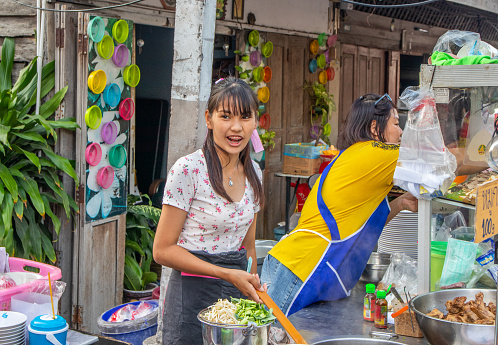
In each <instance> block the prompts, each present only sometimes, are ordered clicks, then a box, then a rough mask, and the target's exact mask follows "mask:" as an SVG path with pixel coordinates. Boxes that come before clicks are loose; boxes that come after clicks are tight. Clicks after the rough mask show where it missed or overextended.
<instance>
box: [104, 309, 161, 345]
mask: <svg viewBox="0 0 498 345" xmlns="http://www.w3.org/2000/svg"><path fill="white" fill-rule="evenodd" d="M146 302H147V303H150V304H151V305H153V306H154V307H155V310H154V311H153V312H152V313H150V314H148V315H145V316H144V317H141V318H138V319H136V320H133V321H123V322H108V321H107V320H109V318H110V317H111V315H112V314H113V313H114V312H116V311H117V310H119V309H120V308H123V307H125V306H127V305H129V304H132V305H135V306H138V305H139V304H140V301H135V302H129V303H125V304H121V305H118V306H116V307H114V308H112V309H109V310H108V311H105V312H104V313H102V315H100V317H99V318H98V320H97V325H98V327H99V331H100V334H101V335H103V336H106V337H111V338H113V339H116V340H121V341H124V342H127V343H131V344H133V345H142V343H143V342H144V340H145V339H147V338H149V337H152V336H154V335H156V332H157V315H158V309H159V308H158V306H159V303H158V301H157V300H148V301H146Z"/></svg>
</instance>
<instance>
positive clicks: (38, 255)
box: [25, 207, 43, 262]
mask: <svg viewBox="0 0 498 345" xmlns="http://www.w3.org/2000/svg"><path fill="white" fill-rule="evenodd" d="M25 214H26V218H25V220H28V222H29V226H28V236H29V238H30V240H31V250H30V251H29V253H30V256H32V257H34V259H35V260H36V261H38V262H41V261H43V254H42V244H41V233H42V230H41V229H40V226H39V224H38V222H37V221H36V219H35V213H34V211H33V209H32V208H30V207H28V208H26V211H25Z"/></svg>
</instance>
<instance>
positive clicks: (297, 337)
mask: <svg viewBox="0 0 498 345" xmlns="http://www.w3.org/2000/svg"><path fill="white" fill-rule="evenodd" d="M256 292H257V293H258V296H259V298H261V300H262V301H263V303H264V304H265V305H266V306H267V307H268V308H269V309H273V315H275V317H276V318H277V320H278V322H280V324H281V325H282V326H283V327H284V329H285V330H286V331H287V333H289V335H290V336H291V338H292V339H293V340H294V341H295V342H296V344H308V343H307V342H306V340H304V338H303V336H302V335H301V334H299V332H298V331H297V329H296V328H295V327H294V326H293V325H292V323H291V322H290V321H289V319H288V318H287V316H285V314H284V313H283V312H282V311H281V310H280V308H279V307H278V306H277V304H276V303H275V302H274V301H273V300H272V299H271V297H270V296H269V295H268V294H267V293H266V292H264V291H258V290H256Z"/></svg>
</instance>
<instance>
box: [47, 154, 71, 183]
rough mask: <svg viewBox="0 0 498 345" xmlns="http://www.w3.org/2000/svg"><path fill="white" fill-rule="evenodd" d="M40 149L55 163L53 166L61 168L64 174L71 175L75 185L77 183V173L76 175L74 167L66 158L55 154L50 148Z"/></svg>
mask: <svg viewBox="0 0 498 345" xmlns="http://www.w3.org/2000/svg"><path fill="white" fill-rule="evenodd" d="M42 150H43V152H44V153H45V154H46V155H47V157H48V158H49V159H50V160H51V161H52V162H53V163H54V164H55V166H56V167H57V168H59V169H61V170H62V171H64V172H65V173H66V174H68V175H69V176H71V177H72V178H73V180H74V182H75V183H76V185H78V183H79V182H78V175H76V171H74V168H73V166H72V165H71V163H69V160H68V159H66V158H64V157H61V156H58V155H56V154H55V153H54V151H52V149H50V148H42Z"/></svg>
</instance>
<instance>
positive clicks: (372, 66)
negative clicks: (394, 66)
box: [360, 48, 387, 96]
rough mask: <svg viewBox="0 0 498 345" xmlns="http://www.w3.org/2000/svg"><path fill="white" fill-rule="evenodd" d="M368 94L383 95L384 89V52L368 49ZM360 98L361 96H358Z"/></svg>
mask: <svg viewBox="0 0 498 345" xmlns="http://www.w3.org/2000/svg"><path fill="white" fill-rule="evenodd" d="M367 73H368V79H369V84H368V92H373V93H377V94H379V95H383V94H384V93H386V92H387V88H386V51H385V50H380V49H374V48H369V54H368V72H367ZM360 96H361V94H360Z"/></svg>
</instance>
